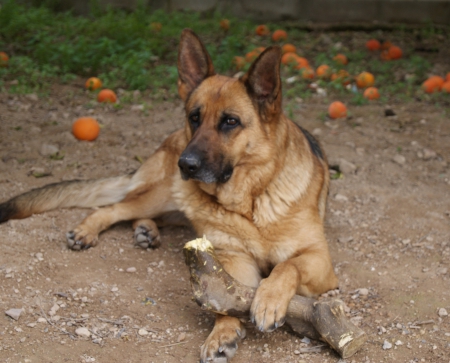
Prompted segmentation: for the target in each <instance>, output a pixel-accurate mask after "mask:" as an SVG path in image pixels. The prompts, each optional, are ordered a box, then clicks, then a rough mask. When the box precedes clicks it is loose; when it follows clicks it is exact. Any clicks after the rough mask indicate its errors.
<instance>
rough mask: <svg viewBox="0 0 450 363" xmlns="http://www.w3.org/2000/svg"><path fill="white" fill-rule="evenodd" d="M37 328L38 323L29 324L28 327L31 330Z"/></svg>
mask: <svg viewBox="0 0 450 363" xmlns="http://www.w3.org/2000/svg"><path fill="white" fill-rule="evenodd" d="M35 326H36V323H30V324H27V327H29V328H34V327H35Z"/></svg>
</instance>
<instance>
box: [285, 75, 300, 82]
mask: <svg viewBox="0 0 450 363" xmlns="http://www.w3.org/2000/svg"><path fill="white" fill-rule="evenodd" d="M297 81H298V77H297V76H292V77H289V78H287V79H286V83H287V84H291V83H294V82H297Z"/></svg>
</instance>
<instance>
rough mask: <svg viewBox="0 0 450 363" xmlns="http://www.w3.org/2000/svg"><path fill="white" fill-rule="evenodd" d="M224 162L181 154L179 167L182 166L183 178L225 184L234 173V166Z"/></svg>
mask: <svg viewBox="0 0 450 363" xmlns="http://www.w3.org/2000/svg"><path fill="white" fill-rule="evenodd" d="M217 165H218V167H217ZM222 165H223V163H222V162H218V163H212V164H209V163H206V162H205V161H204V160H202V159H201V158H198V157H195V156H192V154H184V153H183V154H181V156H180V159H179V160H178V167H179V168H180V173H181V178H182V179H183V180H189V179H193V180H198V181H200V182H202V183H206V184H212V183H221V184H224V183H226V182H227V181H228V180H230V179H231V176H232V175H233V170H234V168H233V166H232V165H230V164H228V163H227V164H225V165H224V166H222Z"/></svg>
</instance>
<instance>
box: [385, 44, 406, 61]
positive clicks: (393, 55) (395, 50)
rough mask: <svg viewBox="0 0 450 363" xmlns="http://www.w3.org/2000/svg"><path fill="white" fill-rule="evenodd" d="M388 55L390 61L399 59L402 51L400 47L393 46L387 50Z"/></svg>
mask: <svg viewBox="0 0 450 363" xmlns="http://www.w3.org/2000/svg"><path fill="white" fill-rule="evenodd" d="M388 54H389V58H390V59H400V58H401V57H402V56H403V51H402V50H401V48H400V47H397V46H396V45H393V46H392V47H390V48H389V49H388Z"/></svg>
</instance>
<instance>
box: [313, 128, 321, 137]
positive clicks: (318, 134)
mask: <svg viewBox="0 0 450 363" xmlns="http://www.w3.org/2000/svg"><path fill="white" fill-rule="evenodd" d="M312 134H313V135H314V136H320V135H322V129H319V128H318V127H316V128H315V129H314V130H312Z"/></svg>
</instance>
